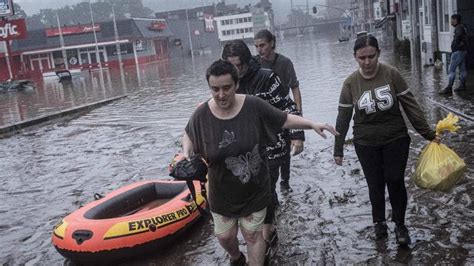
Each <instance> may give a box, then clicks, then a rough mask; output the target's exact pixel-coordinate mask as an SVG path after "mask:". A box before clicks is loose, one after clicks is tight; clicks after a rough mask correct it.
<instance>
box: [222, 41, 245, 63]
mask: <svg viewBox="0 0 474 266" xmlns="http://www.w3.org/2000/svg"><path fill="white" fill-rule="evenodd" d="M232 56H238V57H239V59H240V63H242V64H246V65H248V64H249V63H250V58H251V57H252V54H251V53H250V49H249V47H248V46H247V44H246V43H245V42H244V41H242V40H233V41H230V42H228V43H226V44H225V45H224V49H223V50H222V59H224V60H227V58H229V57H232Z"/></svg>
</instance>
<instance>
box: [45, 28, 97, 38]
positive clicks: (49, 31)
mask: <svg viewBox="0 0 474 266" xmlns="http://www.w3.org/2000/svg"><path fill="white" fill-rule="evenodd" d="M94 28H95V31H96V32H97V31H100V30H101V28H100V25H95V27H92V25H79V26H66V27H61V31H62V32H63V35H71V34H81V33H88V32H93V31H94ZM46 36H48V37H54V36H59V28H50V29H46Z"/></svg>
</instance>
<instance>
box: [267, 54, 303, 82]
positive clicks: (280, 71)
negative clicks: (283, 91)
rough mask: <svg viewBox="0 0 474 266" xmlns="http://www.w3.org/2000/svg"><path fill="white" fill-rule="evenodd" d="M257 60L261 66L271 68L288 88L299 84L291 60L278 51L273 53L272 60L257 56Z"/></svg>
mask: <svg viewBox="0 0 474 266" xmlns="http://www.w3.org/2000/svg"><path fill="white" fill-rule="evenodd" d="M259 62H260V64H261V65H262V67H263V68H269V69H271V70H273V71H274V72H275V73H277V75H278V76H279V77H280V79H281V80H282V82H283V84H285V85H286V86H288V88H290V89H291V88H294V87H298V86H299V84H300V83H299V81H298V78H297V77H296V72H295V68H294V67H293V62H291V60H290V59H289V58H288V57H286V56H284V55H282V54H279V53H275V59H274V60H273V61H267V60H264V59H263V58H262V57H259Z"/></svg>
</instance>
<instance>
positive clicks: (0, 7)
mask: <svg viewBox="0 0 474 266" xmlns="http://www.w3.org/2000/svg"><path fill="white" fill-rule="evenodd" d="M11 15H13V1H12V0H0V17H6V16H11Z"/></svg>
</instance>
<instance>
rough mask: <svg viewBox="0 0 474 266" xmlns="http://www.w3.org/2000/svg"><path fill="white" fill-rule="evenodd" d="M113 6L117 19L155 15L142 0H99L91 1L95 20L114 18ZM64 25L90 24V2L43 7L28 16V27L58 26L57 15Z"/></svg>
mask: <svg viewBox="0 0 474 266" xmlns="http://www.w3.org/2000/svg"><path fill="white" fill-rule="evenodd" d="M112 7H113V8H114V10H115V18H116V19H118V20H119V19H125V18H130V17H153V16H154V13H153V10H151V9H149V8H148V7H145V6H143V3H142V0H99V1H97V2H92V3H91V8H92V14H93V17H94V21H95V22H102V21H110V20H112ZM57 15H59V19H60V22H61V24H62V25H76V24H90V23H91V16H90V9H89V2H81V3H78V4H75V5H71V6H69V5H67V6H65V7H62V8H59V9H51V8H48V9H41V10H40V11H39V13H37V14H34V15H32V16H28V18H27V23H28V29H38V28H44V27H57V20H56V16H57Z"/></svg>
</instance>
